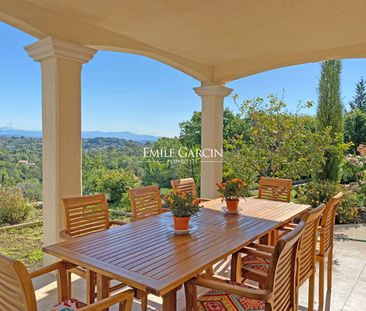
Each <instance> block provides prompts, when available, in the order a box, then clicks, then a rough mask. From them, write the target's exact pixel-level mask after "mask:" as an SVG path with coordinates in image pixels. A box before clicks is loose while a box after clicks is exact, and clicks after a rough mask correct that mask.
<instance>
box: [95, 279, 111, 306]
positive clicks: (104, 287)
mask: <svg viewBox="0 0 366 311" xmlns="http://www.w3.org/2000/svg"><path fill="white" fill-rule="evenodd" d="M109 285H110V280H109V278H107V277H106V276H104V275H101V274H99V273H98V274H97V297H98V300H99V301H100V300H102V299H104V298H108V296H109ZM108 310H109V308H107V309H103V310H102V311H108Z"/></svg>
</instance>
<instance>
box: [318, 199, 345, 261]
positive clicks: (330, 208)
mask: <svg viewBox="0 0 366 311" xmlns="http://www.w3.org/2000/svg"><path fill="white" fill-rule="evenodd" d="M342 198H343V192H339V193H338V194H337V195H335V196H334V197H332V198H331V199H330V200H329V201H328V202H327V204H326V207H325V209H324V212H323V216H322V219H321V224H320V226H321V230H320V250H319V252H320V255H324V254H325V253H326V252H327V251H328V250H329V249H330V248H331V247H332V245H333V237H334V222H335V216H336V211H337V206H338V204H339V203H340V201H341V200H342Z"/></svg>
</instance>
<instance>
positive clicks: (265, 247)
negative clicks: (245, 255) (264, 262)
mask: <svg viewBox="0 0 366 311" xmlns="http://www.w3.org/2000/svg"><path fill="white" fill-rule="evenodd" d="M246 248H254V249H256V250H259V251H262V252H265V253H268V254H272V253H273V250H274V247H273V246H269V245H263V244H259V243H250V244H249V245H248V246H247V247H246Z"/></svg>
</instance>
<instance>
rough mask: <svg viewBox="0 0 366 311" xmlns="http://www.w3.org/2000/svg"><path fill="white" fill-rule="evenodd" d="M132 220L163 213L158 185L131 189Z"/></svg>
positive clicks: (129, 193) (129, 192)
mask: <svg viewBox="0 0 366 311" xmlns="http://www.w3.org/2000/svg"><path fill="white" fill-rule="evenodd" d="M128 195H129V197H130V202H131V211H132V220H138V219H142V218H145V217H148V216H152V215H158V214H161V213H162V212H163V209H162V201H161V196H160V190H159V187H158V186H156V185H152V186H147V187H142V188H137V189H130V190H129V191H128Z"/></svg>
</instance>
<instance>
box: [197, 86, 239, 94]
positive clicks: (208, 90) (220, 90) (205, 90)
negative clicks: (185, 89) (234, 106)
mask: <svg viewBox="0 0 366 311" xmlns="http://www.w3.org/2000/svg"><path fill="white" fill-rule="evenodd" d="M193 89H194V91H195V92H196V94H197V95H199V96H220V97H225V96H228V95H230V94H231V92H232V91H233V89H231V88H228V87H226V86H224V85H221V84H214V85H202V86H201V87H195V88H193Z"/></svg>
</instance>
